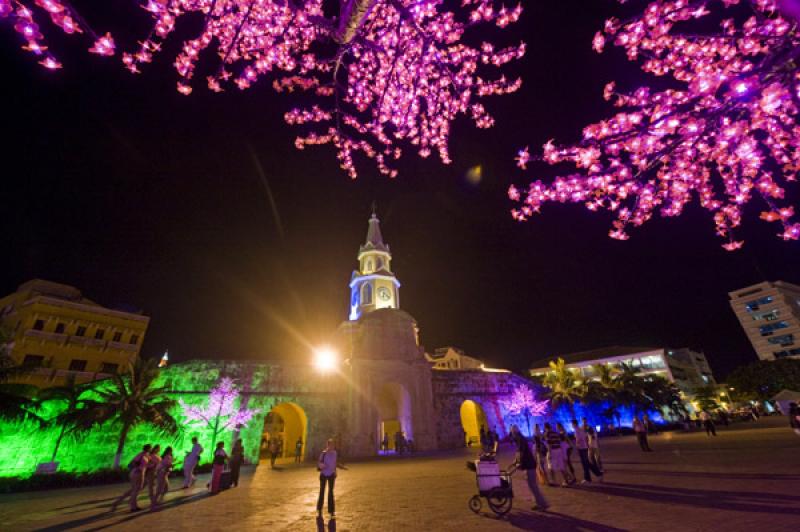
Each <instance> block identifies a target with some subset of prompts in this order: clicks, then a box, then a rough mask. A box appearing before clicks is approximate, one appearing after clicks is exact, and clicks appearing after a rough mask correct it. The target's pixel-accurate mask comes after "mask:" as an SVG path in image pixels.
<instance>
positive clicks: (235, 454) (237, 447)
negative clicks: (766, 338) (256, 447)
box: [228, 439, 244, 487]
mask: <svg viewBox="0 0 800 532" xmlns="http://www.w3.org/2000/svg"><path fill="white" fill-rule="evenodd" d="M243 462H244V447H243V446H242V440H241V439H237V440H236V442H235V443H234V444H233V449H231V459H230V461H229V462H228V464H229V465H230V468H231V486H233V487H237V486H238V485H239V469H241V467H242V463H243Z"/></svg>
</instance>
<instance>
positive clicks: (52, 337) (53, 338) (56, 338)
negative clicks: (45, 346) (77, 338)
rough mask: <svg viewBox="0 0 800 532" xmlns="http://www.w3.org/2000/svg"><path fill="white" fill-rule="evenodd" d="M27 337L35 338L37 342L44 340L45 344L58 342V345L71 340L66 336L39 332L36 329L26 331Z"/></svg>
mask: <svg viewBox="0 0 800 532" xmlns="http://www.w3.org/2000/svg"><path fill="white" fill-rule="evenodd" d="M25 336H26V337H27V338H35V339H37V340H43V341H45V342H56V343H58V344H63V343H65V342H66V341H67V338H69V336H68V335H66V334H60V333H53V332H45V331H37V330H36V329H28V330H27V331H25Z"/></svg>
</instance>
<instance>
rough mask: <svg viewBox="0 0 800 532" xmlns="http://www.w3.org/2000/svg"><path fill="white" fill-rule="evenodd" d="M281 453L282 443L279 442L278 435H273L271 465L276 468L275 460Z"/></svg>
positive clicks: (271, 439) (270, 454)
mask: <svg viewBox="0 0 800 532" xmlns="http://www.w3.org/2000/svg"><path fill="white" fill-rule="evenodd" d="M279 454H280V444H279V443H278V437H277V436H273V437H272V438H270V440H269V466H270V467H271V468H272V469H275V460H276V459H277V458H278V455H279Z"/></svg>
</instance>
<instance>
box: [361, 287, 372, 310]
mask: <svg viewBox="0 0 800 532" xmlns="http://www.w3.org/2000/svg"><path fill="white" fill-rule="evenodd" d="M361 303H362V304H364V305H369V304H371V303H372V285H371V284H369V283H366V284H364V288H362V289H361Z"/></svg>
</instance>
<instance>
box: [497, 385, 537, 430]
mask: <svg viewBox="0 0 800 532" xmlns="http://www.w3.org/2000/svg"><path fill="white" fill-rule="evenodd" d="M500 402H501V404H502V405H503V408H505V410H506V412H508V413H509V414H511V415H512V416H519V415H522V416H525V424H526V425H527V427H528V436H530V434H531V422H530V418H531V417H541V416H543V415H545V414H546V413H547V408H548V406H549V401H547V400H544V401H538V400H537V399H536V394H535V393H534V392H533V390H532V389H531V388H530V386H527V385H525V384H522V385H519V386H515V387H514V390H513V391H512V392H511V396H510V397H509V398H508V399H505V400H501V401H500Z"/></svg>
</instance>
